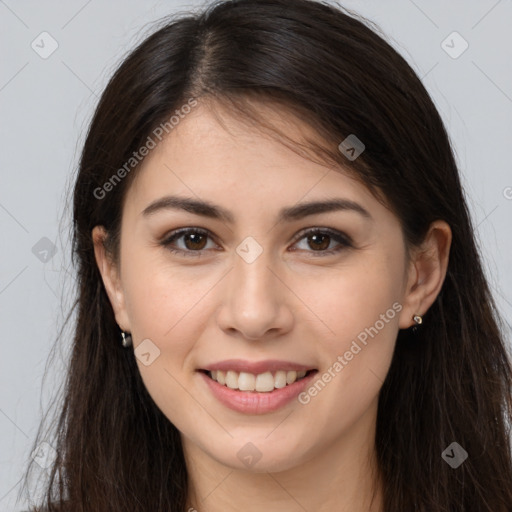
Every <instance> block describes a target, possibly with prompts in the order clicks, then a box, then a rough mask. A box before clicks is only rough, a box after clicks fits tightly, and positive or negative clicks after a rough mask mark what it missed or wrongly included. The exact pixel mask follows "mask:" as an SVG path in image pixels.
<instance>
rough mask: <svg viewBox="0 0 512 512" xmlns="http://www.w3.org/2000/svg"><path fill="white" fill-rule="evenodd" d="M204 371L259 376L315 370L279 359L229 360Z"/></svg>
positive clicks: (205, 368) (210, 366)
mask: <svg viewBox="0 0 512 512" xmlns="http://www.w3.org/2000/svg"><path fill="white" fill-rule="evenodd" d="M201 369H202V370H207V371H214V370H222V371H228V370H233V371H235V372H238V373H240V372H246V373H252V374H254V375H259V374H260V373H265V372H275V371H278V370H286V371H290V370H295V371H297V372H300V371H308V370H314V369H315V368H313V367H312V366H310V365H305V364H300V363H295V362H292V361H280V360H277V359H266V360H264V361H247V360H244V359H227V360H225V361H219V362H217V363H212V364H209V365H207V366H205V367H204V368H201Z"/></svg>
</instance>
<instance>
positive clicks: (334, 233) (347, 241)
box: [160, 226, 354, 257]
mask: <svg viewBox="0 0 512 512" xmlns="http://www.w3.org/2000/svg"><path fill="white" fill-rule="evenodd" d="M187 233H199V234H201V235H204V236H206V237H208V238H210V239H211V240H212V241H213V242H214V243H216V244H217V245H219V244H218V243H217V242H216V237H215V235H213V233H212V232H211V231H210V230H208V229H206V228H201V227H196V226H187V227H183V228H177V229H175V230H173V231H171V232H170V233H169V234H166V235H165V236H164V237H163V238H162V240H161V242H160V245H162V246H163V247H165V248H166V249H167V250H169V251H170V252H172V253H178V254H183V255H186V256H195V257H198V256H201V255H202V254H203V252H204V251H206V249H200V250H197V251H193V250H184V249H177V248H174V247H171V246H170V244H171V242H173V241H175V240H177V239H179V238H180V237H181V236H183V235H185V234H187ZM318 233H320V234H325V235H328V236H330V237H331V238H332V239H333V240H334V241H335V242H337V243H338V244H339V245H340V246H341V248H340V247H338V248H336V249H329V250H324V251H313V250H311V251H306V252H308V253H312V254H313V257H317V256H318V257H321V256H322V255H324V256H327V255H332V254H336V253H339V252H341V250H342V249H343V248H345V249H347V248H354V244H353V241H352V238H351V237H350V236H348V235H347V234H346V233H344V232H342V231H338V230H337V229H333V228H329V227H321V226H310V227H307V228H303V229H302V230H300V231H299V232H298V233H297V234H296V235H295V237H294V238H293V242H292V245H295V244H296V243H297V242H299V241H300V240H302V239H303V238H305V237H306V235H310V236H311V235H315V234H318ZM295 250H296V249H294V251H295ZM315 253H316V255H315Z"/></svg>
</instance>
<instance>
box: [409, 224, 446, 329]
mask: <svg viewBox="0 0 512 512" xmlns="http://www.w3.org/2000/svg"><path fill="white" fill-rule="evenodd" d="M451 242H452V231H451V229H450V226H449V225H448V224H447V223H446V222H445V221H442V220H437V221H435V222H433V223H432V224H431V225H430V228H429V231H428V233H427V235H426V236H425V239H424V241H423V243H422V244H421V246H420V247H419V248H416V249H415V250H414V251H413V255H412V258H411V261H410V264H409V272H408V282H407V286H406V289H405V296H404V299H403V309H402V311H401V313H400V321H399V327H400V329H407V328H409V327H411V326H412V325H415V322H414V320H413V316H414V315H421V316H422V315H424V314H425V313H426V312H427V311H428V309H429V308H430V306H432V304H433V303H434V301H435V300H436V298H437V296H438V294H439V292H440V291H441V287H442V286H443V282H444V279H445V277H446V271H447V268H448V260H449V254H450V247H451Z"/></svg>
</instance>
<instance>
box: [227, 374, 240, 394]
mask: <svg viewBox="0 0 512 512" xmlns="http://www.w3.org/2000/svg"><path fill="white" fill-rule="evenodd" d="M226 386H227V387H228V388H231V389H238V373H236V372H232V371H231V370H229V371H228V372H227V373H226Z"/></svg>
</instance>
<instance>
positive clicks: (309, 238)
mask: <svg viewBox="0 0 512 512" xmlns="http://www.w3.org/2000/svg"><path fill="white" fill-rule="evenodd" d="M303 240H305V242H306V243H305V244H304V245H303V246H302V247H300V244H301V243H302V241H303ZM295 245H298V246H299V247H298V248H299V249H300V250H304V251H306V252H309V253H317V254H314V256H329V255H331V254H335V253H338V252H340V251H342V250H343V249H346V248H350V247H354V245H353V243H352V239H351V238H350V237H349V236H348V235H345V234H344V233H341V232H339V231H336V230H333V229H330V228H322V229H320V228H316V229H313V230H309V231H306V232H305V233H303V236H302V237H301V238H299V240H298V241H297V242H296V243H295ZM293 250H295V249H293Z"/></svg>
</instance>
